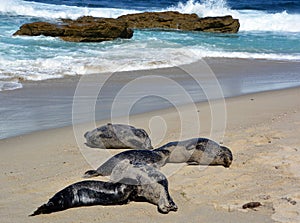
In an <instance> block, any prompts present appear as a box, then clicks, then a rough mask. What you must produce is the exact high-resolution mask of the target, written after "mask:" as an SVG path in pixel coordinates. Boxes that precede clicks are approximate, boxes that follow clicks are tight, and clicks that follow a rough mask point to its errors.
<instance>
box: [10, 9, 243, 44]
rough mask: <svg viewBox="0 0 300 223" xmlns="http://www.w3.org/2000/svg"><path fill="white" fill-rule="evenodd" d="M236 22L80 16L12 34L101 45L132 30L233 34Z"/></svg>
mask: <svg viewBox="0 0 300 223" xmlns="http://www.w3.org/2000/svg"><path fill="white" fill-rule="evenodd" d="M239 27H240V23H239V21H238V19H233V18H232V16H230V15H228V16H221V17H206V18H200V17H198V16H197V15H196V14H182V13H179V12H173V11H168V12H144V13H137V14H129V15H124V16H120V17H119V18H117V19H113V18H96V17H92V16H83V17H81V18H78V19H77V20H71V19H62V20H61V22H59V23H57V24H51V23H48V22H33V23H27V24H24V25H22V26H21V27H20V29H19V30H18V31H17V32H15V33H14V34H13V35H27V36H39V35H44V36H52V37H60V38H61V39H63V40H65V41H71V42H102V41H108V40H114V39H116V38H125V39H130V38H131V37H132V36H133V30H132V29H133V28H138V29H175V30H185V31H202V32H218V33H236V32H238V30H239Z"/></svg>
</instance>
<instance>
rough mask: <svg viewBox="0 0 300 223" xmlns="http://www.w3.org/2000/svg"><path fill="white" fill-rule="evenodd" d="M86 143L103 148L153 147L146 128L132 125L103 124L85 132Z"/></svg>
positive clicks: (149, 148) (146, 148)
mask: <svg viewBox="0 0 300 223" xmlns="http://www.w3.org/2000/svg"><path fill="white" fill-rule="evenodd" d="M84 137H85V139H86V143H85V144H86V145H87V146H89V147H92V148H102V149H145V150H151V149H153V147H152V145H151V140H150V138H149V136H148V134H147V132H146V131H145V130H144V129H137V128H135V127H133V126H130V125H123V124H111V123H108V124H107V125H103V126H101V127H99V128H96V129H94V130H92V131H88V132H86V133H85V134H84Z"/></svg>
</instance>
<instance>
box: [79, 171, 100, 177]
mask: <svg viewBox="0 0 300 223" xmlns="http://www.w3.org/2000/svg"><path fill="white" fill-rule="evenodd" d="M100 175H101V174H100V173H98V172H97V170H88V171H86V172H85V173H84V175H83V176H82V177H83V178H91V177H97V176H100Z"/></svg>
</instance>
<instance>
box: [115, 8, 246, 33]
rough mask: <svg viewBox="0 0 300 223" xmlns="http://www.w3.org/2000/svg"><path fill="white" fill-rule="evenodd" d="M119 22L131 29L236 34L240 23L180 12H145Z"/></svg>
mask: <svg viewBox="0 0 300 223" xmlns="http://www.w3.org/2000/svg"><path fill="white" fill-rule="evenodd" d="M118 20H121V21H125V22H126V23H127V24H128V26H129V27H130V28H138V29H145V28H161V29H178V30H186V31H203V32H218V33H236V32H238V30H239V27H240V23H239V21H238V19H233V18H232V16H221V17H206V18H200V17H198V15H196V14H181V13H179V12H173V11H168V12H144V13H138V14H129V15H124V16H120V17H119V18H118Z"/></svg>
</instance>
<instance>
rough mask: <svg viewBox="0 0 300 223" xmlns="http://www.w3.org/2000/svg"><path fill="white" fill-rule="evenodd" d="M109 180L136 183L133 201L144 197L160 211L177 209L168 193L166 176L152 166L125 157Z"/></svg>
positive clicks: (167, 211)
mask: <svg viewBox="0 0 300 223" xmlns="http://www.w3.org/2000/svg"><path fill="white" fill-rule="evenodd" d="M110 180H111V181H114V182H119V183H124V184H131V185H137V188H136V191H134V193H133V194H132V195H131V198H132V199H133V200H135V201H137V200H143V199H144V200H146V201H148V202H150V203H152V204H155V205H157V208H158V211H159V212H161V213H169V212H170V211H177V209H178V207H177V205H176V204H175V203H174V201H173V199H172V198H171V196H170V194H169V189H168V180H167V178H166V176H165V175H164V174H162V173H161V172H159V171H158V170H157V169H156V168H154V167H152V166H149V165H145V164H143V163H135V164H132V163H131V162H130V161H129V160H128V159H125V160H123V161H120V162H119V163H118V164H117V165H116V167H115V168H114V170H113V171H112V173H111V175H110Z"/></svg>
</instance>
